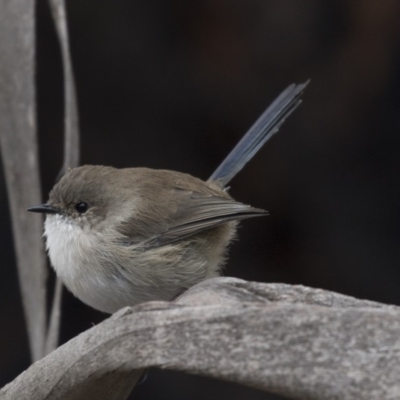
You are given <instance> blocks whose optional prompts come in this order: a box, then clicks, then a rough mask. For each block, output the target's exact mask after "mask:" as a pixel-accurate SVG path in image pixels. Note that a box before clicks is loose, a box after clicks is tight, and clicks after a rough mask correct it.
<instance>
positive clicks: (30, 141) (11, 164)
mask: <svg viewBox="0 0 400 400" xmlns="http://www.w3.org/2000/svg"><path fill="white" fill-rule="evenodd" d="M34 7H35V4H34V2H33V1H31V0H2V1H0V54H1V62H0V144H1V155H2V159H3V165H4V171H5V178H6V183H7V191H8V200H9V205H10V209H11V221H12V228H13V235H14V244H15V252H16V258H17V266H18V276H19V283H20V287H21V295H22V302H23V307H24V313H25V319H26V323H27V329H28V336H29V344H30V349H31V355H32V359H33V360H38V359H39V358H41V357H42V355H43V350H44V340H45V329H46V328H45V325H46V322H45V320H46V300H45V299H46V292H45V291H46V272H47V271H46V263H45V254H44V249H43V243H42V239H41V236H42V233H43V229H42V226H43V219H42V217H41V215H37V214H33V213H27V212H26V208H27V207H28V206H29V205H33V204H38V203H40V202H41V193H40V178H39V161H38V149H37V137H36V107H35V88H34V56H35V24H34Z"/></svg>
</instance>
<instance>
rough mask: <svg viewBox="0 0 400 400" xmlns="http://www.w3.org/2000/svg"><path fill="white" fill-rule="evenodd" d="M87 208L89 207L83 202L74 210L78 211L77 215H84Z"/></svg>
mask: <svg viewBox="0 0 400 400" xmlns="http://www.w3.org/2000/svg"><path fill="white" fill-rule="evenodd" d="M88 208H89V206H88V205H87V203H84V202H80V203H78V204H76V205H75V210H76V211H78V213H79V214H83V213H85V212H86V211H87V209H88Z"/></svg>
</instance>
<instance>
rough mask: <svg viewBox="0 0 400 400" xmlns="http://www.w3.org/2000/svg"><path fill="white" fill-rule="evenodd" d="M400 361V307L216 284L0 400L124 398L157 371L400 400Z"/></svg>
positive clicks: (140, 317) (229, 281) (76, 352)
mask: <svg viewBox="0 0 400 400" xmlns="http://www.w3.org/2000/svg"><path fill="white" fill-rule="evenodd" d="M399 354H400V309H399V308H398V307H394V306H385V305H382V304H379V303H374V302H370V301H362V300H357V299H353V298H350V297H346V296H342V295H339V294H335V293H331V292H326V291H323V290H316V289H310V288H305V287H302V286H290V285H284V284H262V283H251V282H245V281H242V280H238V279H233V278H215V279H211V280H208V281H205V282H203V283H201V284H199V285H197V286H195V287H193V288H191V289H190V290H188V291H187V292H186V293H185V294H184V295H182V296H181V297H180V298H179V299H178V300H176V301H175V302H174V303H166V302H150V303H145V304H142V305H140V306H137V307H134V308H125V309H123V310H121V311H119V312H118V313H116V314H115V315H113V316H112V317H111V318H109V319H108V320H106V321H104V322H103V323H101V324H99V325H98V326H96V327H94V328H92V329H90V330H88V331H86V332H84V333H82V334H81V335H79V336H78V337H76V338H75V339H73V340H71V341H70V342H68V343H66V344H65V345H63V346H61V347H60V348H58V349H57V350H55V351H54V352H53V353H51V354H50V355H49V356H47V357H46V358H44V359H42V360H40V361H38V362H37V363H35V364H34V365H32V366H31V367H30V368H29V369H28V370H27V371H25V372H24V373H23V374H21V375H20V376H19V377H18V378H17V379H16V380H15V381H14V382H12V383H11V384H9V385H7V386H6V387H5V388H3V389H2V391H0V397H1V398H5V399H14V398H18V399H28V398H29V399H31V400H39V399H40V400H42V399H48V400H49V399H59V398H62V399H109V398H113V399H115V400H117V399H118V400H119V399H125V398H126V396H127V393H128V392H129V389H130V387H132V386H133V385H134V381H135V379H137V377H138V374H139V373H140V370H141V369H142V368H147V367H150V366H157V367H160V368H168V369H176V370H180V371H185V372H189V373H193V374H200V375H205V376H210V377H214V378H218V379H224V380H228V381H234V382H237V383H241V384H244V385H248V386H252V387H256V388H259V389H262V390H265V391H269V392H273V393H278V394H282V395H286V396H288V397H290V398H294V399H304V398H312V399H338V398H340V399H360V398H368V399H371V400H373V399H380V400H382V399H395V398H399V397H400V380H399V376H400V357H399ZM116 372H118V373H116ZM114 376H115V378H113V377H114ZM113 379H114V380H113ZM115 380H117V382H115ZM110 385H111V386H110ZM100 387H101V390H99V388H100ZM107 388H109V391H107ZM111 388H112V389H111ZM112 390H114V391H115V393H118V394H115V395H114V396H113V397H109V396H110V394H109V393H111V392H112Z"/></svg>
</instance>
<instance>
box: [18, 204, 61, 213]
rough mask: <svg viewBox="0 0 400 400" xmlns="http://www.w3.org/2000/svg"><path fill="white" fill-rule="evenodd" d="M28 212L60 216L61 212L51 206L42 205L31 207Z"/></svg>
mask: <svg viewBox="0 0 400 400" xmlns="http://www.w3.org/2000/svg"><path fill="white" fill-rule="evenodd" d="M26 211H32V212H37V213H44V214H59V213H60V212H59V211H58V210H57V209H55V208H53V207H51V206H50V204H40V205H39V206H33V207H29V208H28V209H27V210H26Z"/></svg>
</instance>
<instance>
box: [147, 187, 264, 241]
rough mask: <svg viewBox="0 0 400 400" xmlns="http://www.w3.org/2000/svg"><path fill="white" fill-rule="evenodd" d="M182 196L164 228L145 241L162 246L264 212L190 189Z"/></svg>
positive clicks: (228, 199) (260, 214)
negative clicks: (182, 199) (183, 199)
mask: <svg viewBox="0 0 400 400" xmlns="http://www.w3.org/2000/svg"><path fill="white" fill-rule="evenodd" d="M182 195H183V196H184V197H185V201H182V202H180V204H179V206H178V208H177V210H176V212H175V213H174V215H173V218H171V219H170V220H169V223H168V226H166V227H165V230H164V231H163V232H161V233H160V234H157V235H155V236H154V237H153V238H151V239H150V240H149V244H150V243H151V246H155V247H157V246H164V245H166V244H169V243H173V242H176V241H179V240H181V239H185V238H187V237H190V236H192V235H195V234H197V233H199V232H201V231H204V230H206V229H210V228H213V227H215V226H218V225H221V224H223V223H226V222H229V221H237V220H241V219H245V218H251V217H257V216H262V215H266V214H267V212H266V211H264V210H262V209H259V208H253V207H251V206H248V205H245V204H242V203H238V202H236V201H235V200H233V199H230V198H225V197H220V196H215V195H205V194H201V193H194V192H186V193H182Z"/></svg>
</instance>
